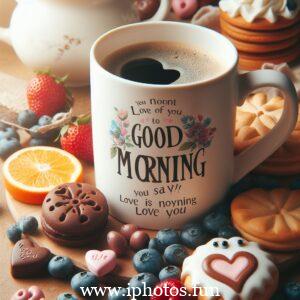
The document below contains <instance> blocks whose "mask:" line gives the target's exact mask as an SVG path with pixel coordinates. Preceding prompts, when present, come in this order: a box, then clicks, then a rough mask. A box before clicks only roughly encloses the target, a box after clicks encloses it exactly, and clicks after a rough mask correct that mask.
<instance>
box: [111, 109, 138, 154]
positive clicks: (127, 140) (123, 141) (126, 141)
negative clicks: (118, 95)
mask: <svg viewBox="0 0 300 300" xmlns="http://www.w3.org/2000/svg"><path fill="white" fill-rule="evenodd" d="M114 109H115V111H116V117H115V119H114V120H112V121H111V125H110V130H109V132H110V135H111V137H112V141H113V145H112V146H111V148H110V156H111V158H114V157H115V156H116V155H117V150H118V147H123V149H124V150H125V149H126V148H131V147H133V144H132V141H131V136H130V134H129V133H128V127H129V120H128V111H127V110H124V109H118V108H116V107H115V108H114Z"/></svg>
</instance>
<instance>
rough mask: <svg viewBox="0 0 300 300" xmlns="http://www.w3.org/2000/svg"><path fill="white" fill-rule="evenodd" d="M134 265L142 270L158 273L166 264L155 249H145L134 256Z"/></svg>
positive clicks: (138, 269) (139, 270) (141, 271)
mask: <svg viewBox="0 0 300 300" xmlns="http://www.w3.org/2000/svg"><path fill="white" fill-rule="evenodd" d="M133 265H134V267H135V269H136V270H137V271H138V272H140V273H143V272H146V273H153V274H155V275H156V274H158V273H159V271H160V270H161V269H162V267H163V265H164V261H163V258H162V256H161V254H160V253H159V252H158V251H157V250H154V249H143V250H140V251H138V252H137V253H136V254H135V255H134V256H133Z"/></svg>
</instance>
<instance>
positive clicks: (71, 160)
mask: <svg viewBox="0 0 300 300" xmlns="http://www.w3.org/2000/svg"><path fill="white" fill-rule="evenodd" d="M3 177H4V185H5V187H6V189H7V190H8V192H9V193H10V194H11V195H12V197H13V198H14V199H16V200H18V201H21V202H25V203H28V204H42V202H43V200H44V198H45V196H46V195H47V194H48V192H50V191H51V190H52V189H53V188H54V187H56V186H57V185H59V184H62V183H67V182H78V181H80V180H81V178H82V165H81V163H80V161H79V160H78V159H77V158H76V157H75V156H73V155H72V154H70V153H69V152H66V151H64V150H61V149H58V148H54V147H30V148H25V149H22V150H20V151H17V152H15V153H14V154H12V155H11V156H10V157H9V158H8V159H7V160H6V161H5V163H4V165H3Z"/></svg>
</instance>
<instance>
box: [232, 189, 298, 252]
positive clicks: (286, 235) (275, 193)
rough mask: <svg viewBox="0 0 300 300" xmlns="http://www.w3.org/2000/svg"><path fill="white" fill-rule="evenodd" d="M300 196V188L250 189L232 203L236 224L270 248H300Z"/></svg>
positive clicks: (262, 244)
mask: <svg viewBox="0 0 300 300" xmlns="http://www.w3.org/2000/svg"><path fill="white" fill-rule="evenodd" d="M299 199H300V190H288V189H273V190H263V189H252V190H249V191H247V192H245V193H242V194H240V195H239V196H237V197H236V198H235V199H234V200H233V202H232V204H231V215H232V221H233V224H234V226H235V227H236V228H237V229H238V230H239V231H240V233H241V234H242V235H243V236H244V237H245V238H246V239H248V240H251V241H254V242H257V243H259V244H260V245H261V246H263V247H264V248H266V249H269V250H276V251H291V250H300V201H299Z"/></svg>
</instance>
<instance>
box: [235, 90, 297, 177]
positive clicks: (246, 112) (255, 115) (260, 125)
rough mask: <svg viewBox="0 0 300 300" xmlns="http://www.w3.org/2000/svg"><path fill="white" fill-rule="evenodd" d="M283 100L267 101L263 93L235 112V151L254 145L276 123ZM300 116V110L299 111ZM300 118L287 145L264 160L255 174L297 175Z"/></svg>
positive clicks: (277, 98)
mask: <svg viewBox="0 0 300 300" xmlns="http://www.w3.org/2000/svg"><path fill="white" fill-rule="evenodd" d="M283 105H284V99H283V98H282V97H280V96H276V97H271V98H270V99H268V97H267V95H266V94H265V93H256V94H252V95H250V96H249V97H248V98H247V99H246V100H245V103H244V104H243V105H242V106H240V107H238V108H237V115H236V128H235V137H234V144H235V145H234V148H235V152H236V153H240V152H242V151H244V150H245V149H247V148H248V147H250V146H252V145H254V144H255V143H257V142H258V141H259V140H260V139H261V138H262V137H263V136H265V135H266V134H267V133H268V132H269V131H270V130H271V129H272V128H273V127H274V126H275V125H276V124H277V122H278V121H279V119H280V117H281V114H282V109H283ZM299 112H300V108H299ZM299 149H300V115H299V118H298V122H297V124H296V127H295V129H294V131H293V132H292V134H291V135H290V136H289V138H288V139H287V140H286V142H285V143H284V144H283V145H282V146H281V147H280V148H279V149H277V150H276V152H275V153H273V154H272V155H271V156H270V157H269V158H268V159H267V160H265V161H264V162H263V163H262V164H261V165H260V166H259V167H258V168H257V169H256V172H258V173H263V174H273V175H292V174H298V173H299V172H300V151H299Z"/></svg>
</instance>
